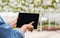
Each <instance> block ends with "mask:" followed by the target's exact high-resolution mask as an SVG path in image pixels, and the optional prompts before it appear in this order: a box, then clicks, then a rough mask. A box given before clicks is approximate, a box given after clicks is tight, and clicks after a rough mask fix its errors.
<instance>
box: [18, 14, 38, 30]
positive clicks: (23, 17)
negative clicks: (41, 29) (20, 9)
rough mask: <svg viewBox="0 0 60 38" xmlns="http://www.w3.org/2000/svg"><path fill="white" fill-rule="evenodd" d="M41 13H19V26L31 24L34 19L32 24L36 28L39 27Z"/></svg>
mask: <svg viewBox="0 0 60 38" xmlns="http://www.w3.org/2000/svg"><path fill="white" fill-rule="evenodd" d="M38 19H39V14H36V13H35V14H34V13H19V15H18V20H17V27H22V26H23V25H24V24H29V23H30V22H32V21H34V23H33V24H32V25H33V26H34V29H37V25H38Z"/></svg>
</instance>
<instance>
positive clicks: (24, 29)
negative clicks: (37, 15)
mask: <svg viewBox="0 0 60 38" xmlns="http://www.w3.org/2000/svg"><path fill="white" fill-rule="evenodd" d="M16 23H17V19H16V20H15V21H13V22H12V23H11V25H12V27H13V28H16ZM33 23H34V21H32V22H30V23H29V24H24V25H23V26H22V27H21V30H22V31H23V32H26V31H27V30H28V31H31V32H32V31H33V29H34V27H33V25H32V24H33Z"/></svg>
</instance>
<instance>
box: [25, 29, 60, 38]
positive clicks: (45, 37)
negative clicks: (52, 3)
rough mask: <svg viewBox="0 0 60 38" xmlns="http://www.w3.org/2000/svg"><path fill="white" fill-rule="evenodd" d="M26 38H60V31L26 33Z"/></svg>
mask: <svg viewBox="0 0 60 38" xmlns="http://www.w3.org/2000/svg"><path fill="white" fill-rule="evenodd" d="M25 38H60V31H39V32H38V31H37V30H34V31H33V32H28V31H27V32H26V33H25Z"/></svg>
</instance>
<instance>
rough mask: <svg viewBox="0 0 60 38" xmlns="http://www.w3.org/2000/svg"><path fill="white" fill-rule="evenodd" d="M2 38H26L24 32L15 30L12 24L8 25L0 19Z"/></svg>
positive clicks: (0, 37) (0, 35)
mask: <svg viewBox="0 0 60 38" xmlns="http://www.w3.org/2000/svg"><path fill="white" fill-rule="evenodd" d="M0 38H24V32H23V31H22V30H19V29H18V30H13V28H12V27H11V25H10V24H6V23H5V22H4V20H3V19H2V18H1V17H0Z"/></svg>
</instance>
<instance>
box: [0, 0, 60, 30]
mask: <svg viewBox="0 0 60 38" xmlns="http://www.w3.org/2000/svg"><path fill="white" fill-rule="evenodd" d="M19 12H20V13H39V14H40V16H39V23H38V28H37V29H38V30H50V29H51V30H60V0H0V15H1V16H2V17H3V18H4V20H5V22H6V23H8V22H9V23H11V22H12V21H13V20H14V19H15V18H16V17H17V16H18V13H19ZM11 18H13V19H12V20H11ZM6 19H7V20H6ZM9 19H10V20H9Z"/></svg>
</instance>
